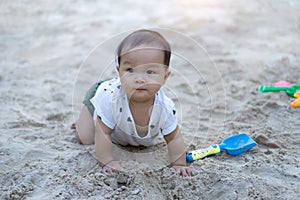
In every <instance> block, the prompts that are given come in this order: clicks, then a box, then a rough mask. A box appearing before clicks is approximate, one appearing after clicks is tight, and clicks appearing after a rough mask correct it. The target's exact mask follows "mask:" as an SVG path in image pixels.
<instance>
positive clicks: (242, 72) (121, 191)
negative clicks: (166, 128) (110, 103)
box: [0, 0, 300, 199]
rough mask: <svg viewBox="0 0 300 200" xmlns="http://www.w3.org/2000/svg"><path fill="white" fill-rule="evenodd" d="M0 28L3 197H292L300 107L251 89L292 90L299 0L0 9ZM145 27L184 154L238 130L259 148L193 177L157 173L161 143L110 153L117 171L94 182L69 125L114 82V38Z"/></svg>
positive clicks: (207, 162)
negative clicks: (158, 54)
mask: <svg viewBox="0 0 300 200" xmlns="http://www.w3.org/2000/svg"><path fill="white" fill-rule="evenodd" d="M113 4H115V5H114V6H113ZM0 27H1V29H0V51H1V54H0V58H1V59H0V60H1V68H0V91H1V95H0V102H1V109H0V120H1V122H2V123H1V126H0V129H1V137H0V173H1V174H0V177H1V178H0V198H1V199H87V198H89V199H105V198H107V199H109V198H116V199H117V198H120V199H298V198H299V197H300V189H299V188H300V181H299V180H300V158H299V152H300V148H299V144H300V128H299V127H300V115H299V108H298V109H294V108H291V107H289V102H290V100H291V99H290V98H289V97H288V96H287V95H285V94H284V93H269V94H262V93H258V92H256V88H257V87H258V86H259V85H270V84H272V83H274V82H277V81H280V80H286V81H289V82H292V83H298V84H300V77H299V74H300V65H299V63H300V54H299V53H300V40H299V33H300V2H299V1H297V0H285V1H279V0H276V1H273V0H268V1H262V2H260V1H234V0H226V1H217V0H215V1H197V0H192V1H156V0H154V1H149V2H142V1H133V0H126V1H120V2H114V3H112V2H111V1H78V0H73V1H71V0H69V1H63V2H60V1H50V0H48V1H43V2H40V1H17V2H11V1H5V2H4V1H2V2H1V11H0ZM150 27H161V28H167V30H166V29H164V30H161V29H160V30H161V31H162V32H164V33H165V34H166V35H165V36H166V38H167V39H168V40H169V41H170V43H171V45H172V47H173V50H174V53H176V55H173V59H172V70H173V76H172V77H171V78H170V80H169V82H168V84H167V85H166V91H167V92H168V94H169V95H170V96H171V97H172V98H173V99H174V101H175V102H176V104H177V106H178V114H179V118H180V123H181V128H182V132H183V134H184V136H185V141H186V143H187V146H188V147H192V146H194V147H196V148H204V147H207V146H209V145H210V144H212V143H219V142H221V140H222V139H223V138H225V137H227V136H230V135H234V134H237V133H242V132H244V133H247V134H249V135H250V136H251V137H252V138H254V139H255V141H256V142H257V143H258V146H257V147H255V148H253V149H251V150H250V151H248V152H246V153H244V154H242V155H239V156H237V157H232V156H229V155H227V154H226V153H225V152H223V153H222V154H219V155H217V156H214V157H209V158H207V159H204V160H201V161H197V162H195V164H194V175H193V177H191V178H182V177H178V176H176V175H175V174H174V172H173V171H172V170H171V169H169V168H168V167H166V164H167V160H166V159H167V156H166V147H165V145H164V144H163V143H161V144H159V145H157V146H155V147H151V148H149V149H144V148H138V149H136V148H121V149H120V148H116V149H115V152H116V153H118V155H117V157H119V158H120V159H121V162H122V164H123V165H124V168H125V171H124V172H122V173H120V174H113V175H104V174H101V173H100V168H99V167H98V166H97V164H96V161H95V159H94V158H93V156H92V154H93V147H92V146H88V147H84V146H81V145H79V144H77V143H76V141H75V139H74V134H73V133H72V131H71V130H70V129H69V127H70V125H71V123H72V122H73V121H74V119H75V118H76V116H77V115H78V113H79V109H80V101H81V100H82V98H83V95H84V92H85V90H86V89H87V88H88V87H89V86H90V85H91V84H92V83H94V82H95V81H96V80H98V79H99V78H103V77H106V76H113V75H114V73H113V67H112V60H113V54H114V49H115V46H116V45H117V43H118V42H119V40H120V39H121V38H122V37H123V36H124V34H127V33H129V32H130V30H135V29H139V28H150ZM168 29H169V30H168ZM170 30H172V31H170ZM128 31H129V32H128ZM174 31H177V32H174ZM121 33H122V34H121ZM120 34H121V35H120ZM192 39H193V40H194V41H193V40H192ZM195 42H198V43H199V44H200V45H202V47H203V48H204V49H205V50H206V51H207V53H208V54H209V56H210V58H211V59H212V61H213V62H212V61H210V59H209V57H208V56H207V55H206V54H205V51H204V50H203V49H202V48H201V47H199V46H197V45H196V43H195ZM97 45H98V48H96V49H95V50H94V51H92V50H93V49H94V48H95V47H96V46H97ZM191 63H192V64H193V65H192V64H191ZM107 66H108V67H110V69H109V70H107V69H106V68H105V67H107ZM101 72H105V73H106V74H104V75H101ZM78 74H79V76H77V75H78ZM126 160H128V161H126Z"/></svg>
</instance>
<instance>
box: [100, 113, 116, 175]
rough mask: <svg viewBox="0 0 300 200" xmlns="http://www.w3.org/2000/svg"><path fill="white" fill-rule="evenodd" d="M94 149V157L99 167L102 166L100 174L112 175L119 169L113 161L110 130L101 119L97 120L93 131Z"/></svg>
mask: <svg viewBox="0 0 300 200" xmlns="http://www.w3.org/2000/svg"><path fill="white" fill-rule="evenodd" d="M95 131H96V132H95V148H96V157H97V160H98V161H99V165H100V166H102V172H105V173H112V172H115V171H117V170H119V169H120V165H119V163H118V162H117V161H115V160H114V158H113V155H112V141H111V133H112V129H110V128H109V127H107V126H106V125H105V124H104V123H103V122H102V121H101V119H99V118H98V119H97V123H96V129H95Z"/></svg>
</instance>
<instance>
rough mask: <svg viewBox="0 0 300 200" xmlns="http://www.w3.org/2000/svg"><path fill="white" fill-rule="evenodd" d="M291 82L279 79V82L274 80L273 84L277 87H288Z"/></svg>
mask: <svg viewBox="0 0 300 200" xmlns="http://www.w3.org/2000/svg"><path fill="white" fill-rule="evenodd" d="M291 85H292V84H291V83H289V82H286V81H279V82H276V83H274V86H277V87H278V86H279V87H282V86H287V87H289V86H291Z"/></svg>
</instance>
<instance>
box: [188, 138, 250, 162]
mask: <svg viewBox="0 0 300 200" xmlns="http://www.w3.org/2000/svg"><path fill="white" fill-rule="evenodd" d="M255 145H256V142H255V141H254V140H253V139H252V138H251V137H250V136H248V135H247V134H245V133H242V134H238V135H233V136H230V137H227V138H225V139H224V140H223V141H222V143H221V144H213V145H211V146H209V147H207V148H205V149H198V150H194V151H189V152H187V153H186V160H187V161H188V162H194V161H195V160H199V159H202V158H205V157H207V156H210V155H214V154H217V153H220V152H221V151H223V150H226V152H227V153H228V154H229V155H232V156H236V155H239V154H241V153H244V152H245V151H248V150H249V149H251V148H252V147H254V146H255Z"/></svg>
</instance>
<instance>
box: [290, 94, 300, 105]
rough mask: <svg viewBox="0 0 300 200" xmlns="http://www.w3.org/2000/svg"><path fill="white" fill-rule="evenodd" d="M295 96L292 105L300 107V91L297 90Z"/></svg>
mask: <svg viewBox="0 0 300 200" xmlns="http://www.w3.org/2000/svg"><path fill="white" fill-rule="evenodd" d="M294 97H295V98H296V99H295V100H294V101H293V102H292V103H291V104H290V105H291V106H292V107H299V106H300V92H296V93H295V94H294Z"/></svg>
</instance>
